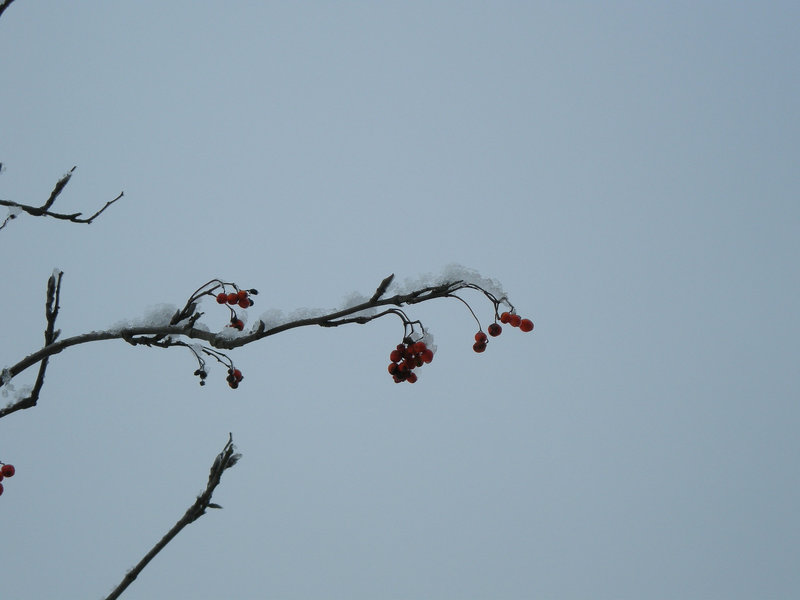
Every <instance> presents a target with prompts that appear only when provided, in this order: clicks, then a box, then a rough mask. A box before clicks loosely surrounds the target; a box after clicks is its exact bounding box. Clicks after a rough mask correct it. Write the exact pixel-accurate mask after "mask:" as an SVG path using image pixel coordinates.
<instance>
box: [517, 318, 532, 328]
mask: <svg viewBox="0 0 800 600" xmlns="http://www.w3.org/2000/svg"><path fill="white" fill-rule="evenodd" d="M519 328H520V329H521V330H522V331H533V321H531V320H530V319H522V320H521V321H520V322H519Z"/></svg>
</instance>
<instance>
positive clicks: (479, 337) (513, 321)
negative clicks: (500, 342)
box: [472, 312, 533, 352]
mask: <svg viewBox="0 0 800 600" xmlns="http://www.w3.org/2000/svg"><path fill="white" fill-rule="evenodd" d="M500 323H508V324H509V325H511V326H512V327H519V328H520V329H521V330H522V331H533V321H531V320H530V319H523V318H522V317H520V316H519V315H518V314H517V313H510V312H504V313H503V314H501V315H500ZM500 323H492V324H491V325H489V327H487V328H486V331H488V332H489V335H490V336H492V337H497V336H498V335H500V334H501V333H503V328H502V326H501V325H500ZM488 343H489V338H488V337H486V334H485V333H484V332H483V331H479V332H478V333H476V334H475V343H474V344H473V345H472V349H473V350H475V352H483V351H484V350H486V345H487V344H488Z"/></svg>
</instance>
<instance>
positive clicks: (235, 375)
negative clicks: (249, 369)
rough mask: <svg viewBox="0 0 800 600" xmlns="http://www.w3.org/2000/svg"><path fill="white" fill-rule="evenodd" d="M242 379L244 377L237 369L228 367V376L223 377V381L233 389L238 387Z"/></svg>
mask: <svg viewBox="0 0 800 600" xmlns="http://www.w3.org/2000/svg"><path fill="white" fill-rule="evenodd" d="M242 379H244V375H242V372H241V371H240V370H239V369H228V376H227V377H226V378H225V381H227V382H228V385H229V386H231V387H232V388H233V389H234V390H235V389H236V388H238V387H239V383H240V382H241V381H242Z"/></svg>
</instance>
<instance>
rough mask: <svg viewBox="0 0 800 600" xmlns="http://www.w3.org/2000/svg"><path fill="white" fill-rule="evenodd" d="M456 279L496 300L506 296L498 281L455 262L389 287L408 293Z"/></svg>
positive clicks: (393, 291)
mask: <svg viewBox="0 0 800 600" xmlns="http://www.w3.org/2000/svg"><path fill="white" fill-rule="evenodd" d="M456 281H464V282H466V283H471V284H473V285H477V286H479V287H481V288H483V289H484V290H486V291H487V292H489V293H490V294H493V295H494V296H495V297H497V299H498V300H499V299H500V298H503V297H505V296H506V292H505V290H504V289H503V286H502V284H501V283H500V282H499V281H497V280H496V279H492V278H490V277H484V276H483V275H481V274H480V273H478V271H476V270H475V269H470V268H469V267H465V266H463V265H459V264H457V263H451V264H449V265H447V266H446V267H444V269H442V271H441V272H440V273H436V274H432V273H426V274H424V275H421V276H419V277H414V278H406V279H405V280H404V282H403V283H402V284H400V283H393V284H392V285H390V286H389V289H390V290H391V292H392V293H393V294H410V293H411V292H413V291H416V290H419V289H422V288H426V287H432V286H438V285H444V284H445V283H453V282H456Z"/></svg>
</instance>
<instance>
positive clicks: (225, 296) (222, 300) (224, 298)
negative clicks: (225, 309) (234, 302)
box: [217, 292, 228, 304]
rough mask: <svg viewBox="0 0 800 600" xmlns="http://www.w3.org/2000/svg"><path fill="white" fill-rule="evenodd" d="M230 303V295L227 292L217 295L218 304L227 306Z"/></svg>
mask: <svg viewBox="0 0 800 600" xmlns="http://www.w3.org/2000/svg"><path fill="white" fill-rule="evenodd" d="M227 301H228V294H226V293H225V292H220V293H219V294H217V303H218V304H225V303H226V302H227Z"/></svg>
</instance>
